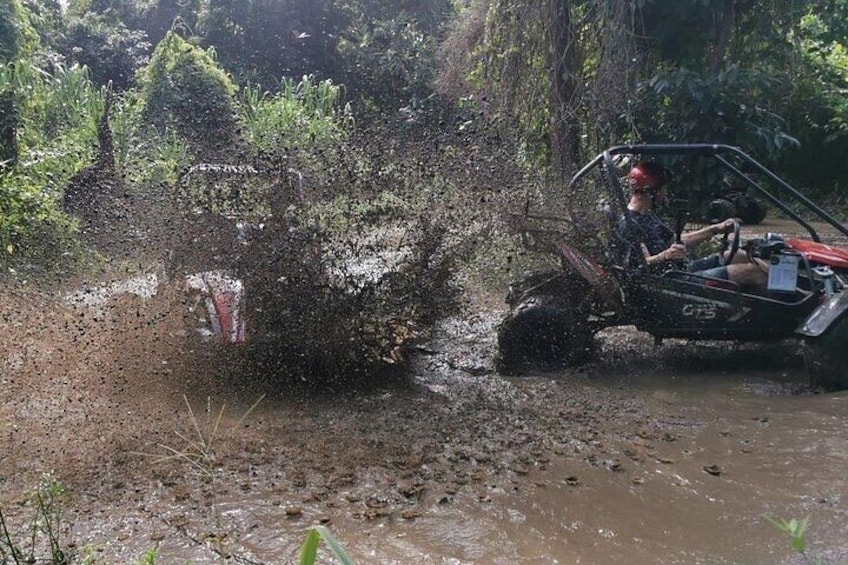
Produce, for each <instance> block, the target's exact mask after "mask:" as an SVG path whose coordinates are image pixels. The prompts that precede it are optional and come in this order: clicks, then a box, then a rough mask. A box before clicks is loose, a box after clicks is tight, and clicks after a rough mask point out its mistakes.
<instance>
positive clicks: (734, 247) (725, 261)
mask: <svg viewBox="0 0 848 565" xmlns="http://www.w3.org/2000/svg"><path fill="white" fill-rule="evenodd" d="M741 230H742V224H741V223H739V222H737V221H736V220H733V240H732V241H728V238H729V235H730V234H729V233H725V234H724V237H722V238H721V251H720V252H719V254H718V259H719V264H720V265H722V266H724V265H730V264H731V263H732V262H733V258H734V257H736V252H737V251H739V240H740V239H741V237H740V234H739V232H740V231H741ZM728 247H729V248H730V250H729V251H728ZM725 251H727V257H726V258H725V256H724V252H725Z"/></svg>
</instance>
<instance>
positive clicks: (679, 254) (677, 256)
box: [662, 243, 686, 261]
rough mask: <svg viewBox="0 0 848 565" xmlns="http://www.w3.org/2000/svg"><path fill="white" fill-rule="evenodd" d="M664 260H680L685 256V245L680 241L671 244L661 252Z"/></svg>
mask: <svg viewBox="0 0 848 565" xmlns="http://www.w3.org/2000/svg"><path fill="white" fill-rule="evenodd" d="M662 257H663V260H665V261H680V260H681V259H685V258H686V246H685V245H683V244H682V243H675V244H672V246H671V247H669V248H668V249H666V250H665V251H663V252H662Z"/></svg>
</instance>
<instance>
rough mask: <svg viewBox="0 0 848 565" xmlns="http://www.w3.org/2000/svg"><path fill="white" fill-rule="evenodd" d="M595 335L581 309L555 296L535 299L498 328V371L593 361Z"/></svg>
mask: <svg viewBox="0 0 848 565" xmlns="http://www.w3.org/2000/svg"><path fill="white" fill-rule="evenodd" d="M593 345H594V343H593V332H592V331H591V328H590V327H589V325H588V323H587V320H586V317H585V315H582V313H581V312H580V311H579V309H578V308H576V307H574V306H571V305H569V304H563V302H562V300H561V299H557V298H555V297H552V296H546V295H542V296H531V297H529V298H527V299H525V300H523V301H521V302H520V303H519V304H517V305H516V306H515V307H514V308H513V309H512V312H510V313H509V314H508V315H507V316H506V317H505V318H504V320H503V321H502V322H501V324H500V325H499V326H498V354H497V357H496V358H495V369H496V370H497V371H498V372H499V373H501V374H503V375H512V374H518V373H520V372H522V370H523V369H526V368H527V367H528V366H531V365H543V366H547V367H551V366H558V367H561V366H568V365H576V364H579V363H581V362H583V361H585V360H587V359H588V358H589V357H591V355H592V353H593V351H594V347H593Z"/></svg>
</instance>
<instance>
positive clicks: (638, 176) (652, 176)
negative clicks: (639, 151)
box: [627, 161, 671, 192]
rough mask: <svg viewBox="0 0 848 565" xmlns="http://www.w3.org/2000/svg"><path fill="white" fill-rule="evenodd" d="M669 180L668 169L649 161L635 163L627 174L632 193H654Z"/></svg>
mask: <svg viewBox="0 0 848 565" xmlns="http://www.w3.org/2000/svg"><path fill="white" fill-rule="evenodd" d="M670 180H671V174H670V173H669V172H668V169H666V168H665V167H663V166H662V165H659V164H657V163H652V162H650V161H645V162H642V163H637V164H636V165H635V166H634V167H633V168H632V169H630V172H629V173H627V181H628V182H629V183H630V189H631V190H633V191H634V192H645V191H648V192H656V191H658V190H659V189H660V188H662V186H663V185H664V184H666V183H667V182H668V181H670Z"/></svg>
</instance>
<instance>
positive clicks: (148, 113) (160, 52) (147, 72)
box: [140, 31, 238, 150]
mask: <svg viewBox="0 0 848 565" xmlns="http://www.w3.org/2000/svg"><path fill="white" fill-rule="evenodd" d="M140 83H141V100H140V102H141V104H142V108H143V110H142V119H143V120H145V121H146V122H148V123H150V124H152V125H153V126H155V127H157V128H158V129H159V131H160V132H164V131H166V130H167V129H168V128H174V129H175V130H176V131H177V132H178V133H179V134H180V136H181V137H183V138H185V139H187V140H188V141H189V142H191V143H192V144H193V146H194V148H195V149H198V150H214V149H218V150H222V149H224V148H226V147H228V146H229V145H231V144H233V143H234V142H236V141H237V139H238V127H237V121H236V108H235V102H234V98H233V96H234V95H235V93H236V90H237V87H236V85H235V84H234V83H233V81H232V80H231V79H230V77H229V76H228V75H227V74H226V73H225V72H224V71H223V70H222V69H221V68H220V67H219V66H218V65H217V64H216V62H215V56H214V53H213V52H212V51H205V50H203V49H201V48H199V47H196V46H194V45H192V44H190V43H188V42H187V41H185V40H184V39H182V38H181V37H180V36H179V35H177V34H176V33H175V32H173V31H170V32H168V33H167V34H166V35H165V38H164V39H163V40H162V41H161V42H160V43H159V45H157V46H156V49H155V51H154V52H153V57H152V58H151V60H150V63H149V64H148V65H147V67H145V68H144V69H143V70H142V72H141V77H140Z"/></svg>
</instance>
